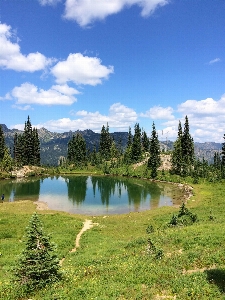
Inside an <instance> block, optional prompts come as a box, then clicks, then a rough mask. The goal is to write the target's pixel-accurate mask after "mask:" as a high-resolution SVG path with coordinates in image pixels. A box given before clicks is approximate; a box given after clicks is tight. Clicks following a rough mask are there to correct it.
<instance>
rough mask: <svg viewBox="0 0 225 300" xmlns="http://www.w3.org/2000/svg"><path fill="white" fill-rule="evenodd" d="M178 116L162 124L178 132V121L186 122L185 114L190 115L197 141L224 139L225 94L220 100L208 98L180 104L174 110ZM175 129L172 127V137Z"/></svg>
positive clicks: (191, 126)
mask: <svg viewBox="0 0 225 300" xmlns="http://www.w3.org/2000/svg"><path fill="white" fill-rule="evenodd" d="M174 113H175V115H176V118H175V119H171V120H169V119H168V120H167V121H166V122H164V123H163V124H162V125H163V126H166V127H165V129H164V130H166V128H172V129H173V130H174V132H175V131H176V132H177V127H178V122H179V120H180V121H181V123H182V125H183V124H184V119H185V116H186V115H187V116H188V120H189V125H190V132H191V134H192V137H193V138H194V141H196V142H205V141H211V142H219V143H221V142H222V141H223V135H224V133H225V122H224V118H225V95H222V97H221V98H220V99H219V100H214V99H212V98H206V99H203V100H187V101H185V102H183V103H181V104H180V105H178V107H177V110H176V111H174ZM173 130H171V129H170V132H171V137H174V135H172V132H173ZM175 138H176V137H175Z"/></svg>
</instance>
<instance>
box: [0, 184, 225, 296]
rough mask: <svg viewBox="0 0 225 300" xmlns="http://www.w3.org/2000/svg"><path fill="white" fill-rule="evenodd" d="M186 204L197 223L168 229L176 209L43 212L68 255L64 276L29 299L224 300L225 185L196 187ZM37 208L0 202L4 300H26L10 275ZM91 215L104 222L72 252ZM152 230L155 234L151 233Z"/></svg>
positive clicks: (0, 274) (63, 254) (0, 266)
mask: <svg viewBox="0 0 225 300" xmlns="http://www.w3.org/2000/svg"><path fill="white" fill-rule="evenodd" d="M187 207H188V209H189V210H190V211H191V212H192V213H194V214H197V216H198V222H197V223H194V224H193V225H189V226H180V227H169V226H167V224H168V223H169V221H170V220H171V217H172V215H173V214H177V213H178V210H179V208H174V207H163V208H160V209H156V210H149V211H145V212H140V213H129V214H124V215H115V216H107V217H103V216H99V217H85V216H78V215H70V214H67V213H61V212H54V211H42V212H39V215H40V219H41V221H42V222H43V224H44V229H45V231H46V232H47V233H51V235H52V241H53V242H55V243H56V244H57V245H58V255H59V258H60V259H61V258H63V257H65V260H64V263H63V266H62V270H63V272H64V279H63V280H62V281H61V282H59V283H57V284H54V285H52V286H48V287H47V288H45V289H43V290H41V291H36V292H35V293H34V294H33V295H30V296H29V297H28V298H30V299H33V300H37V299H46V300H47V299H71V300H73V299H99V300H100V299H120V300H122V299H160V298H157V295H158V296H167V297H168V298H167V299H172V298H169V297H175V296H176V299H225V239H224V232H225V185H224V182H221V183H213V184H206V183H201V184H198V185H195V186H194V196H193V197H192V198H191V199H190V200H188V203H187ZM34 211H35V206H34V205H33V204H32V202H29V201H25V202H22V201H21V202H19V203H18V202H17V203H3V204H1V205H0V238H1V246H0V247H1V248H0V252H1V256H0V282H1V284H0V299H27V298H26V297H24V298H19V296H18V292H17V291H16V290H15V289H14V287H13V285H12V284H11V283H10V277H11V268H12V267H13V265H15V263H16V257H17V255H18V254H19V253H20V252H21V250H22V249H23V247H24V245H23V243H22V242H21V240H22V237H23V234H24V230H25V227H26V226H27V224H28V221H29V219H30V216H31V215H32V213H33V212H34ZM86 218H88V219H92V221H93V222H94V223H98V225H96V226H94V227H93V228H92V229H90V230H88V231H86V232H85V233H84V234H83V235H82V237H81V240H80V248H79V249H78V250H77V251H76V252H73V253H70V252H69V251H70V249H72V248H73V247H74V243H75V239H76V235H77V234H78V232H79V231H80V229H81V228H82V222H83V221H84V220H85V219H86ZM149 227H151V228H153V229H154V230H153V232H150V233H148V232H147V230H146V229H147V228H149ZM151 231H152V230H151ZM148 239H151V241H152V242H153V243H154V245H155V247H156V249H160V250H162V253H163V256H162V258H161V259H157V258H156V255H155V253H153V252H151V251H148ZM161 299H163V298H161ZM164 299H166V298H164ZM174 299H175V298H174Z"/></svg>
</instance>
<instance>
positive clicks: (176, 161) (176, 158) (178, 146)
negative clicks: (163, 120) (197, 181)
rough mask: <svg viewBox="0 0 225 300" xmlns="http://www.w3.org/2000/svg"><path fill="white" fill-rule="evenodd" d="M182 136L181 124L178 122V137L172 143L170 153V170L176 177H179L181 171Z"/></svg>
mask: <svg viewBox="0 0 225 300" xmlns="http://www.w3.org/2000/svg"><path fill="white" fill-rule="evenodd" d="M182 136H183V133H182V126H181V122H180V121H179V125H178V135H177V139H176V141H175V142H174V150H173V153H172V160H171V162H172V169H173V171H174V172H175V173H176V174H178V175H181V172H182V169H183V152H182Z"/></svg>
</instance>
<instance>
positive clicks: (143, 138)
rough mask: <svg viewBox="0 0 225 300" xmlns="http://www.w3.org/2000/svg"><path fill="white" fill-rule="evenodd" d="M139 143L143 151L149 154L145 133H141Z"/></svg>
mask: <svg viewBox="0 0 225 300" xmlns="http://www.w3.org/2000/svg"><path fill="white" fill-rule="evenodd" d="M141 142H142V148H143V151H144V152H149V146H150V141H149V138H148V136H147V133H146V132H145V131H143V132H142V137H141Z"/></svg>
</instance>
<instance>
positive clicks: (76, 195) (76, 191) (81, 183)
mask: <svg viewBox="0 0 225 300" xmlns="http://www.w3.org/2000/svg"><path fill="white" fill-rule="evenodd" d="M87 179H88V176H77V177H68V178H66V179H65V182H66V184H67V188H68V199H69V200H70V201H72V202H73V203H76V204H81V203H82V202H83V201H84V200H85V198H86V191H87Z"/></svg>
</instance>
